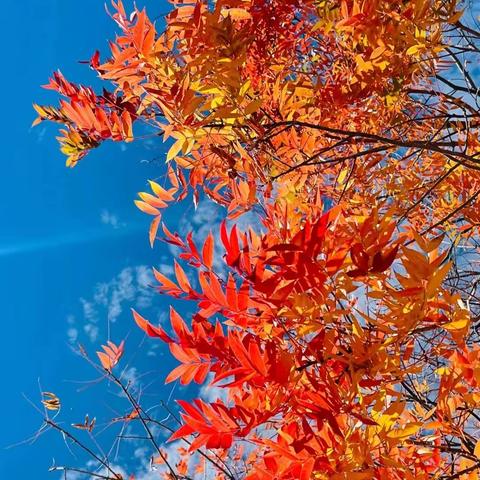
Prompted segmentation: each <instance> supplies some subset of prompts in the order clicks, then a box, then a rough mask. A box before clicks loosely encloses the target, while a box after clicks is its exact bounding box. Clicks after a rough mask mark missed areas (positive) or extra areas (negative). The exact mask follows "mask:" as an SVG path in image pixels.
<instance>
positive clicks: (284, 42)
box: [36, 0, 480, 480]
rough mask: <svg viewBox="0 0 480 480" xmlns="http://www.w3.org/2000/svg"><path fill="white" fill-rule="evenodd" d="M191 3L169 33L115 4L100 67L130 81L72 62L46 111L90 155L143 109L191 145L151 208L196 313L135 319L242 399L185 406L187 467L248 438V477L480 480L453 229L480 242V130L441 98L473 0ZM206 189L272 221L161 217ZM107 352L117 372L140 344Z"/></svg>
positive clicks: (477, 395) (476, 363)
mask: <svg viewBox="0 0 480 480" xmlns="http://www.w3.org/2000/svg"><path fill="white" fill-rule="evenodd" d="M173 3H174V4H175V7H174V9H173V10H172V12H171V13H170V14H168V15H167V17H166V28H165V29H164V31H163V32H157V30H156V27H155V25H154V24H153V23H152V22H151V21H150V20H149V18H148V17H147V15H146V13H145V12H144V11H135V12H134V14H133V15H131V16H127V14H126V13H125V11H124V8H123V5H122V3H121V1H118V2H117V3H115V2H113V5H114V9H115V11H114V13H113V15H112V17H113V19H114V20H115V21H116V22H117V24H118V25H119V27H120V29H121V36H119V37H118V38H117V39H116V41H115V42H112V43H111V57H110V58H109V59H107V60H106V61H104V62H103V63H102V62H100V60H99V56H98V55H97V54H96V55H95V56H94V57H93V58H92V60H91V66H92V68H93V69H94V70H96V71H97V72H98V74H99V76H100V78H102V79H104V80H108V81H110V82H111V83H112V84H113V85H114V88H115V89H114V92H113V93H109V92H106V91H105V92H104V93H103V94H102V95H101V96H97V95H96V94H95V93H94V92H93V91H92V90H91V89H89V88H86V87H78V86H75V85H73V84H71V83H69V82H68V81H67V80H65V79H64V78H63V77H62V76H61V75H60V74H56V75H55V77H54V79H53V80H52V82H51V84H50V85H51V87H52V88H55V89H56V90H57V91H58V92H59V93H60V94H62V95H63V96H65V97H66V98H67V100H63V101H62V102H61V105H60V107H59V108H54V107H41V106H37V107H36V109H37V111H38V113H39V115H40V119H48V120H54V121H57V122H60V123H63V124H64V125H65V129H64V130H63V131H62V137H60V141H61V143H62V145H63V147H62V149H63V151H64V152H65V153H66V154H67V155H68V164H69V165H72V166H73V165H75V164H76V163H77V161H78V160H79V159H80V158H81V157H82V156H83V155H84V154H85V153H86V152H87V151H88V150H90V149H92V148H94V147H96V146H98V145H99V144H100V143H101V142H102V141H103V140H105V139H112V140H115V141H129V140H131V139H132V127H131V125H132V123H133V122H147V123H148V124H149V125H150V126H152V127H154V128H156V129H157V130H158V132H159V133H162V134H163V136H164V139H165V140H166V139H173V142H172V144H171V146H170V148H169V151H168V154H167V161H168V162H172V163H173V162H175V166H173V165H172V163H169V166H168V179H169V184H170V186H169V187H165V188H164V187H161V186H160V185H159V184H158V183H155V182H150V185H151V192H150V193H147V192H142V193H140V200H137V201H136V203H137V206H138V207H139V208H140V210H142V211H143V212H145V213H147V214H149V215H152V216H153V221H152V225H151V228H150V242H151V244H152V246H153V244H154V242H155V240H156V238H157V234H158V229H159V227H160V226H161V227H162V229H163V233H164V236H165V238H164V239H165V241H167V242H169V243H171V244H173V245H175V246H176V247H178V249H179V251H180V254H179V261H178V262H177V261H175V262H174V272H175V278H168V277H166V276H164V275H163V274H162V273H160V272H158V271H155V272H154V273H155V278H156V280H157V282H158V289H159V291H160V292H162V293H164V294H167V295H170V296H171V297H174V298H183V299H188V300H190V301H194V302H195V304H196V306H197V309H196V311H195V313H194V314H193V316H192V318H191V319H190V320H189V321H188V322H186V321H185V320H184V319H183V318H182V317H181V316H180V315H179V314H178V313H177V312H176V311H175V310H174V309H173V308H172V309H171V311H170V320H171V327H172V332H173V333H172V334H168V333H167V332H166V331H165V330H164V329H163V328H161V327H159V326H156V325H153V324H151V323H150V322H148V321H147V320H146V319H145V318H143V317H142V316H141V315H140V314H139V313H137V312H134V317H135V320H136V322H137V324H138V325H139V327H140V328H142V329H143V330H144V331H145V332H146V333H147V334H148V335H149V336H150V337H154V338H159V339H161V341H163V342H165V343H166V344H167V345H168V347H169V348H170V351H171V353H172V355H173V356H174V357H175V358H176V359H177V360H178V362H179V366H178V367H176V368H175V369H174V370H173V371H172V372H171V373H170V375H169V376H168V378H167V382H171V381H175V380H179V381H180V383H182V384H189V383H191V382H196V383H198V384H203V383H204V382H205V381H206V379H207V376H208V375H209V374H212V375H213V380H212V384H214V385H217V386H220V387H222V388H223V389H225V391H226V392H227V399H226V400H217V401H216V402H212V403H208V402H206V401H204V400H201V399H197V400H195V401H193V402H192V403H188V402H184V401H181V402H179V404H180V406H181V408H182V410H183V413H182V420H183V425H182V426H181V427H180V428H179V429H178V430H177V431H176V432H175V433H174V434H173V435H172V437H171V439H172V440H174V439H187V440H188V441H189V442H190V447H189V450H188V451H184V455H183V459H182V460H181V462H180V463H179V464H178V465H177V468H178V469H179V472H180V474H179V477H178V478H182V476H181V475H186V472H187V471H188V468H189V467H188V457H189V455H190V454H191V452H192V451H195V450H197V449H199V448H202V447H205V448H207V449H218V452H217V453H218V456H219V458H223V459H227V458H228V452H229V451H232V449H234V448H235V447H236V446H238V445H242V444H245V445H250V448H247V449H245V451H244V453H243V454H242V455H240V456H239V455H238V454H237V457H236V460H235V461H236V462H237V463H238V464H240V463H241V464H242V469H241V473H239V476H238V478H246V479H249V480H267V479H268V480H270V479H271V480H273V479H282V480H296V479H301V480H307V479H311V478H312V479H319V480H321V479H332V480H341V479H352V480H362V479H365V480H367V479H385V480H388V479H392V480H393V479H395V480H397V479H412V480H422V479H424V480H426V479H432V478H452V479H453V478H461V479H470V478H472V479H473V478H478V477H477V473H476V472H477V470H478V466H479V465H480V463H479V462H480V456H479V451H480V448H475V446H476V445H475V436H474V434H472V432H475V429H476V428H478V426H479V425H478V421H477V420H478V416H477V414H476V413H475V410H476V409H478V408H479V407H480V384H479V382H480V355H479V354H478V347H476V346H472V345H471V341H470V340H471V338H472V336H471V335H472V322H473V320H472V315H471V312H470V309H469V307H468V305H467V304H465V302H464V300H462V295H461V293H460V292H458V291H454V290H453V289H451V288H449V287H448V285H447V284H446V283H445V279H446V278H447V277H448V275H449V274H450V268H451V264H450V262H449V258H448V253H449V250H448V248H449V247H450V245H451V240H452V239H455V241H460V240H462V241H468V239H469V238H472V237H473V236H475V235H477V234H478V225H479V213H478V212H479V203H478V200H477V196H478V194H479V193H480V176H479V174H478V168H475V159H476V155H477V152H478V144H479V142H478V131H477V130H475V129H469V130H468V132H465V128H464V127H463V126H462V123H461V121H460V120H461V118H460V117H461V115H457V116H456V114H455V112H457V110H455V109H461V108H464V109H466V110H468V111H470V110H471V109H472V108H473V107H471V105H465V102H464V101H463V100H462V98H461V97H458V96H457V97H455V96H453V97H452V96H451V95H448V94H447V93H443V92H437V94H436V95H433V94H431V91H432V88H433V87H432V85H433V82H432V80H431V78H432V76H434V75H435V74H436V72H437V71H439V69H440V68H441V66H442V65H441V62H440V60H439V58H440V55H441V54H442V53H443V52H444V51H445V49H446V48H447V47H446V45H445V40H444V37H445V35H444V32H445V30H446V29H448V28H451V27H452V26H453V25H454V24H456V22H458V20H459V18H460V15H461V12H459V11H458V6H457V2H456V1H455V0H449V1H448V0H447V1H445V0H442V1H440V0H432V1H427V0H404V1H391V0H388V1H387V0H365V1H359V0H342V1H333V0H324V1H320V0H281V1H280V0H272V1H266V0H217V1H216V2H207V1H200V0H199V1H197V2H194V1H193V0H192V1H189V2H183V1H175V2H173ZM429 92H430V94H431V95H433V100H432V99H431V100H430V101H428V102H427V101H424V100H422V99H423V98H424V97H423V95H426V94H428V93H429ZM477 128H478V127H477ZM189 193H190V194H192V195H193V198H194V201H195V202H197V201H198V199H199V196H200V195H206V196H208V197H209V198H211V199H212V200H214V201H215V202H217V203H219V204H220V205H222V206H224V207H225V211H226V217H228V218H229V219H230V220H232V219H235V218H237V217H239V216H241V215H243V214H244V213H245V212H247V211H252V212H253V213H255V214H257V216H258V219H259V224H260V222H261V227H259V225H256V224H253V225H251V228H248V229H247V230H246V231H240V229H239V228H237V226H233V227H232V228H229V227H227V223H226V222H223V223H222V225H221V227H220V232H219V238H216V237H214V235H212V234H210V235H209V236H208V237H207V238H206V240H205V242H204V243H203V245H196V244H195V242H194V241H193V237H192V235H191V234H190V235H188V236H187V238H185V239H183V238H181V237H180V236H179V235H178V234H176V233H171V232H170V231H169V230H168V229H167V227H166V226H165V225H163V224H161V211H162V209H164V208H166V207H168V205H169V204H170V203H172V202H176V201H179V200H183V198H185V196H186V195H187V194H189ZM219 252H222V253H219ZM182 265H183V266H182ZM187 268H188V269H190V270H191V271H190V273H191V274H192V275H193V277H192V275H190V274H189V273H187V272H186V271H185V269H187ZM192 278H194V279H195V281H192V280H191V279H192ZM104 350H105V352H106V353H101V354H100V355H101V360H102V364H103V365H104V367H105V368H106V369H107V370H111V369H112V368H113V366H114V365H115V363H116V362H117V361H118V359H119V356H120V355H121V351H122V350H123V345H122V346H121V347H119V349H117V348H116V347H115V346H113V347H112V345H110V346H109V347H104ZM119 354H120V355H119ZM252 445H253V446H252ZM240 460H241V461H240ZM225 461H226V460H225ZM182 472H183V473H182ZM452 472H453V473H452ZM197 474H198V473H197ZM166 475H167V476H168V475H170V476H171V475H172V473H171V472H170V473H167V474H166ZM442 475H444V476H443V477H442ZM448 475H451V476H448ZM452 475H454V476H452ZM168 478H173V477H168ZM217 478H219V479H224V478H237V476H235V475H232V476H229V474H228V472H225V471H220V470H219V472H218V477H217Z"/></svg>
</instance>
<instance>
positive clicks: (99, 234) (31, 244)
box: [0, 223, 148, 257]
mask: <svg viewBox="0 0 480 480" xmlns="http://www.w3.org/2000/svg"><path fill="white" fill-rule="evenodd" d="M147 228H148V226H147V225H146V224H145V223H137V224H133V225H131V226H130V227H126V228H125V229H122V230H111V229H105V228H102V229H100V228H97V229H94V230H93V229H92V230H87V231H86V232H85V231H82V232H72V233H66V234H64V235H58V236H56V237H44V238H36V239H32V240H29V241H19V242H18V243H11V244H9V245H0V257H7V256H10V255H19V254H23V253H33V252H38V251H42V250H50V249H53V248H58V247H66V246H70V245H81V244H85V243H91V242H96V241H99V240H105V239H107V238H111V237H117V236H119V235H121V236H125V235H131V234H133V233H137V232H140V231H141V230H145V231H147Z"/></svg>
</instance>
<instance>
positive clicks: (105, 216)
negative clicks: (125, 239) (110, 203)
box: [100, 210, 126, 229]
mask: <svg viewBox="0 0 480 480" xmlns="http://www.w3.org/2000/svg"><path fill="white" fill-rule="evenodd" d="M100 220H101V222H102V223H103V224H104V225H110V226H111V227H113V228H115V229H116V228H120V227H125V226H126V223H124V222H121V221H120V220H119V218H118V215H115V214H113V213H111V212H109V211H108V210H102V212H101V213H100Z"/></svg>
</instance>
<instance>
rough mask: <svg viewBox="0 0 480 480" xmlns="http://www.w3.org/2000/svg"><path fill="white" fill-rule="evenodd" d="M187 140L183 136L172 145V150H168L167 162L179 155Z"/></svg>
mask: <svg viewBox="0 0 480 480" xmlns="http://www.w3.org/2000/svg"><path fill="white" fill-rule="evenodd" d="M184 141H185V140H184V139H183V138H179V139H178V140H177V141H176V142H175V143H174V144H173V145H172V146H171V147H170V150H169V151H168V153H167V162H169V161H170V160H173V159H174V158H175V157H176V156H177V155H178V153H179V152H180V150H181V149H182V147H183V142H184Z"/></svg>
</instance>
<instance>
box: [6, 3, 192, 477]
mask: <svg viewBox="0 0 480 480" xmlns="http://www.w3.org/2000/svg"><path fill="white" fill-rule="evenodd" d="M125 3H126V5H131V3H130V2H125ZM145 4H147V7H148V11H149V14H150V15H151V16H152V17H155V16H157V15H160V14H162V13H165V11H166V10H168V8H169V6H168V4H167V3H166V2H164V1H162V0H156V1H155V0H149V1H148V2H146V1H143V0H138V1H137V5H138V6H139V7H142V6H143V5H145ZM2 12H3V15H4V21H3V29H4V39H5V41H4V48H3V59H2V62H3V68H2V76H1V77H0V82H1V92H2V112H3V113H2V116H1V120H0V121H1V122H2V125H1V128H2V136H1V137H2V140H3V142H2V147H3V148H2V158H3V168H2V176H1V177H0V183H1V197H2V201H1V203H0V218H1V222H2V228H1V230H0V269H1V273H2V276H1V280H0V281H1V288H0V299H1V303H0V305H1V306H2V319H3V322H2V324H3V328H2V334H1V337H0V338H1V340H0V342H1V346H0V365H1V368H2V370H3V381H2V388H1V392H2V394H1V397H0V398H1V400H0V401H1V402H2V405H1V406H2V408H1V412H2V416H3V418H2V428H1V433H0V447H2V448H1V449H0V478H1V479H12V480H22V479H27V478H28V479H30V478H35V479H36V480H44V479H53V478H55V479H56V478H59V474H58V473H48V472H47V469H48V467H49V466H50V465H51V463H52V458H55V460H56V461H57V463H58V464H62V463H68V464H71V465H75V464H76V465H82V462H83V459H82V456H81V455H80V456H79V458H78V459H77V460H75V459H74V458H72V457H71V456H70V454H69V453H68V451H67V450H66V449H65V446H64V445H63V442H62V440H61V439H60V438H59V437H58V436H57V435H54V434H53V433H49V434H47V435H45V436H43V437H41V438H40V439H39V440H38V441H37V442H36V443H35V444H33V445H23V446H19V447H16V448H12V449H5V448H4V447H5V446H7V445H10V444H13V443H15V442H19V441H22V440H24V439H26V438H28V437H29V436H30V435H31V434H32V433H33V432H34V431H35V429H36V428H37V427H38V426H39V424H40V418H39V416H38V414H37V413H36V412H35V410H34V409H33V408H32V407H31V406H30V405H29V404H28V403H27V402H26V401H25V400H24V398H23V397H22V393H23V394H25V395H26V396H27V397H29V398H30V399H32V400H33V401H35V402H37V403H38V401H39V394H38V384H37V379H40V381H41V384H42V387H43V389H44V390H49V391H53V392H56V393H57V394H58V396H59V397H60V398H61V400H62V404H63V405H64V407H63V415H64V418H65V419H66V422H67V423H66V424H65V425H66V426H68V422H72V421H82V419H83V418H84V415H85V414H86V413H89V414H90V415H91V416H94V415H96V416H97V419H99V421H100V422H101V421H102V420H105V419H106V418H108V416H115V414H114V413H113V412H112V411H111V410H110V408H116V407H117V406H118V405H124V404H122V403H121V399H119V398H118V397H117V395H116V394H115V389H113V388H111V389H109V388H106V387H105V385H104V386H103V387H98V386H89V388H87V389H84V390H83V391H82V392H78V390H79V388H80V387H82V384H79V383H76V382H79V381H85V380H95V379H96V378H97V377H98V376H97V374H96V373H95V372H94V371H93V370H92V369H91V367H89V366H88V365H86V364H85V363H84V361H83V360H82V359H80V358H79V357H77V356H75V354H74V353H72V351H71V348H70V345H71V344H72V343H75V342H76V341H81V342H82V343H83V344H84V345H85V347H86V348H87V350H88V351H89V352H90V353H94V352H95V349H96V348H98V346H99V344H100V343H102V342H104V341H105V340H106V336H107V327H106V326H107V319H108V318H110V321H111V332H112V340H114V341H117V342H118V341H119V340H121V339H122V338H124V337H125V336H127V335H129V336H128V340H127V355H126V360H125V361H126V362H127V361H128V359H129V358H130V357H131V355H132V354H134V353H135V351H136V349H137V345H138V343H139V342H140V341H141V340H142V335H140V333H139V332H138V331H137V330H136V329H135V328H134V326H133V323H132V320H131V317H130V314H129V312H128V310H129V307H130V306H132V305H133V306H135V305H137V306H139V309H140V310H141V311H142V312H143V313H145V314H146V315H147V316H150V318H152V317H153V318H152V319H153V320H154V319H155V317H159V316H160V317H162V315H164V313H163V312H164V311H165V309H166V302H167V300H166V299H165V298H162V297H160V296H158V295H156V296H152V294H151V291H150V290H149V289H148V288H147V287H146V286H145V285H146V283H148V270H147V269H146V267H145V266H150V265H154V264H155V265H158V264H160V263H162V262H165V261H167V260H166V258H165V257H166V256H167V255H168V251H167V250H166V247H164V246H163V247H162V246H159V247H157V248H156V249H155V250H154V251H153V252H152V251H151V250H150V248H149V246H148V242H147V229H148V218H146V216H145V215H144V214H142V213H141V212H139V211H138V210H137V209H136V208H135V206H134V205H133V199H134V198H135V195H136V192H138V191H141V190H143V189H145V186H146V180H147V179H148V178H155V177H158V176H160V175H161V174H162V173H163V171H164V166H163V153H164V149H163V147H162V146H161V143H160V142H158V141H150V142H139V143H136V144H134V145H133V146H129V147H128V148H127V149H125V148H121V146H120V145H119V144H109V145H105V146H103V147H102V148H100V149H99V150H97V151H96V152H94V153H93V154H91V155H90V156H88V157H87V158H86V159H85V160H83V161H82V162H81V164H80V165H79V166H78V167H77V168H75V169H73V170H70V169H66V168H65V166H64V162H65V159H64V157H63V156H62V155H61V154H60V152H59V151H58V146H57V143H56V141H55V139H54V137H55V133H56V126H55V125H47V124H41V125H40V126H38V127H36V128H35V129H31V128H30V124H31V122H32V121H33V119H34V117H35V114H34V112H33V110H32V102H33V101H35V102H37V103H40V104H41V103H49V102H50V101H52V100H54V97H53V96H52V95H51V92H48V91H45V90H42V89H41V88H40V85H42V84H45V83H46V82H47V81H48V77H49V76H50V74H51V72H52V71H53V70H55V69H57V68H60V69H61V70H62V72H63V73H64V74H65V75H66V76H67V78H69V79H71V80H72V81H76V82H79V83H82V82H83V83H91V82H92V81H94V75H93V72H92V71H91V70H89V68H88V67H87V66H85V65H80V64H78V63H77V61H78V60H85V59H88V58H89V57H90V56H91V54H92V53H93V52H94V50H95V49H97V48H100V49H101V51H102V52H103V53H104V54H105V53H107V39H108V38H113V36H114V32H115V25H114V23H113V22H112V21H111V20H110V18H109V17H108V16H107V15H106V13H105V10H104V2H103V1H102V0H83V1H81V2H79V1H77V0H42V1H40V0H24V1H21V2H20V1H17V0H3V2H2ZM155 158H160V160H158V161H157V162H153V163H152V162H146V161H144V160H152V159H155ZM178 214H179V212H177V213H176V215H177V216H179V217H180V218H186V216H187V215H188V212H186V213H183V214H182V215H184V217H182V215H178ZM167 263H171V260H168V261H167ZM165 269H168V267H165ZM150 346H151V344H149V346H148V347H145V348H143V349H142V350H141V352H140V353H139V354H138V357H137V358H136V360H135V365H136V367H137V370H131V371H130V375H131V376H132V377H135V376H137V377H138V375H140V372H141V371H142V372H143V371H149V370H154V371H158V372H159V373H158V382H157V383H155V384H154V385H152V386H151V387H150V389H149V390H148V392H147V393H148V394H149V395H152V398H155V396H156V395H157V396H162V397H165V396H166V395H168V393H169V392H170V389H169V388H168V389H167V388H166V387H163V382H162V379H163V376H164V375H165V372H166V371H167V370H168V369H169V367H171V366H172V365H171V364H170V363H168V362H169V361H168V362H167V363H166V364H165V358H167V357H166V355H164V352H162V351H161V350H152V349H151V348H150ZM150 378H152V377H150ZM94 406H96V407H95V408H94ZM121 413H122V412H121ZM107 440H108V438H107ZM100 441H102V438H100ZM127 450H128V449H126V450H125V453H127ZM130 453H131V452H130ZM120 454H122V452H120Z"/></svg>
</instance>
